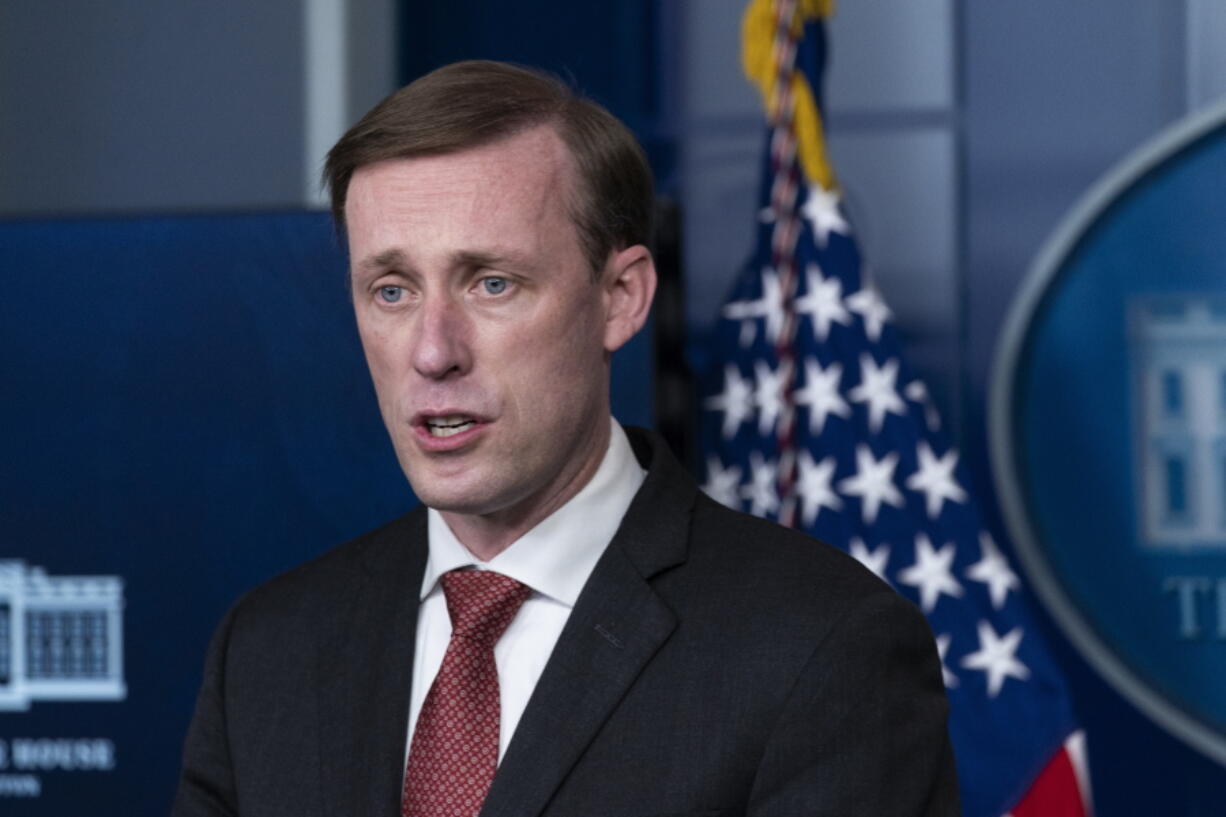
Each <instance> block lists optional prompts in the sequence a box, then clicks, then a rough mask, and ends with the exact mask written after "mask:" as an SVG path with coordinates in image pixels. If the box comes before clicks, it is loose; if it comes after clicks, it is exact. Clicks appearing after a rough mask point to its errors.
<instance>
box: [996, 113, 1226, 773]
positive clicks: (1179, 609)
mask: <svg viewBox="0 0 1226 817" xmlns="http://www.w3.org/2000/svg"><path fill="white" fill-rule="evenodd" d="M1222 213H1226V106H1221V107H1219V108H1217V109H1216V110H1214V111H1210V112H1208V113H1207V114H1204V115H1201V116H1199V117H1196V118H1194V119H1191V120H1189V121H1187V122H1185V123H1183V124H1181V125H1178V126H1176V128H1174V129H1173V130H1172V131H1171V132H1169V133H1167V134H1164V135H1162V136H1160V137H1159V138H1158V139H1157V140H1155V142H1154V143H1152V144H1151V145H1148V146H1146V147H1144V148H1143V149H1141V150H1140V151H1139V152H1138V153H1137V154H1136V155H1135V156H1134V157H1132V158H1131V159H1130V160H1128V161H1127V162H1125V164H1124V166H1123V167H1121V168H1120V169H1118V170H1117V171H1115V172H1114V173H1113V174H1112V175H1110V176H1109V177H1108V178H1107V179H1105V180H1104V181H1103V182H1101V183H1100V184H1099V185H1097V186H1096V187H1095V188H1094V189H1093V190H1092V191H1090V193H1089V194H1088V195H1087V198H1086V200H1085V201H1084V202H1083V203H1082V204H1081V205H1080V207H1079V208H1078V209H1077V210H1076V211H1075V212H1074V213H1073V214H1072V215H1071V216H1070V217H1069V218H1068V219H1067V220H1066V221H1065V223H1064V224H1063V225H1062V227H1061V228H1060V230H1058V231H1057V233H1056V235H1055V236H1054V237H1053V238H1052V240H1051V241H1050V242H1049V243H1048V244H1047V246H1046V247H1045V248H1044V250H1043V252H1042V253H1041V254H1040V256H1039V259H1038V260H1037V262H1036V264H1035V267H1034V269H1033V270H1032V272H1031V274H1030V276H1029V278H1028V279H1027V281H1026V283H1025V285H1024V287H1023V289H1022V291H1021V292H1020V293H1019V296H1018V298H1017V300H1016V302H1015V303H1014V307H1013V310H1012V312H1011V314H1010V316H1009V320H1008V322H1007V324H1006V326H1005V330H1004V334H1003V336H1002V341H1001V345H1000V352H999V354H998V357H997V362H996V368H995V371H994V378H995V379H994V381H993V385H992V399H991V418H990V422H991V441H992V459H993V469H994V476H995V479H996V484H997V488H998V492H999V494H1000V499H1001V507H1002V510H1003V511H1004V515H1005V519H1006V522H1007V523H1008V526H1009V529H1010V533H1011V534H1012V537H1013V539H1014V542H1015V543H1016V545H1017V549H1018V554H1019V556H1021V558H1022V562H1023V565H1024V566H1025V567H1026V569H1027V572H1028V573H1029V574H1030V577H1031V579H1032V580H1033V583H1034V586H1035V589H1036V590H1037V591H1038V593H1039V595H1040V596H1041V598H1042V600H1043V601H1044V603H1045V604H1046V605H1047V607H1048V608H1049V609H1050V610H1051V612H1052V613H1053V615H1054V616H1055V618H1056V620H1057V621H1058V622H1059V623H1060V624H1061V625H1062V627H1063V628H1064V630H1065V632H1066V633H1067V634H1068V636H1069V638H1070V640H1072V641H1073V643H1074V644H1076V645H1077V647H1078V648H1079V649H1080V650H1081V651H1082V653H1083V654H1084V655H1085V656H1086V658H1087V659H1089V661H1090V662H1091V664H1093V665H1094V666H1095V667H1096V668H1097V669H1098V671H1099V672H1100V673H1101V674H1102V675H1103V676H1104V678H1106V679H1107V680H1108V681H1109V682H1110V683H1112V684H1113V685H1114V686H1115V687H1116V688H1117V689H1118V690H1119V691H1120V692H1121V693H1122V694H1123V695H1124V696H1125V697H1127V698H1129V699H1130V700H1131V701H1132V702H1133V703H1134V704H1136V705H1137V706H1138V707H1139V708H1140V709H1141V710H1142V711H1144V712H1146V713H1147V714H1148V715H1150V716H1151V717H1152V718H1153V719H1154V720H1155V721H1156V722H1158V723H1159V724H1161V725H1162V726H1164V727H1165V728H1167V729H1168V730H1169V731H1171V732H1172V733H1173V734H1175V735H1176V736H1178V737H1180V738H1182V739H1183V740H1185V741H1187V742H1188V743H1189V744H1191V745H1193V746H1195V747H1196V748H1198V749H1200V750H1201V751H1203V752H1205V753H1206V754H1208V755H1210V756H1211V757H1214V758H1216V759H1217V760H1219V761H1220V762H1222V763H1223V764H1226V684H1223V683H1222V682H1221V679H1222V678H1223V677H1226V231H1224V230H1222V227H1221V218H1222Z"/></svg>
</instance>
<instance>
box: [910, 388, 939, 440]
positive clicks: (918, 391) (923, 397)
mask: <svg viewBox="0 0 1226 817" xmlns="http://www.w3.org/2000/svg"><path fill="white" fill-rule="evenodd" d="M903 393H904V394H906V395H907V399H908V400H914V401H915V402H916V403H919V404H920V405H921V406H923V407H924V425H926V426H928V430H929V431H936V430H938V429H939V428H940V427H941V414H940V412H938V411H937V410H936V406H934V405H932V401H930V400H929V399H928V389H926V388H925V387H924V384H923V381H920V380H912V381H911V382H910V383H908V384H907V387H906V389H904V390H903Z"/></svg>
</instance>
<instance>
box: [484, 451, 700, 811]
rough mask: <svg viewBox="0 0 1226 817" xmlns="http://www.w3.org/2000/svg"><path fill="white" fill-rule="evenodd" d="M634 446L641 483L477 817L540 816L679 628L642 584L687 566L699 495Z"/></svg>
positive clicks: (665, 458) (662, 456) (668, 466)
mask: <svg viewBox="0 0 1226 817" xmlns="http://www.w3.org/2000/svg"><path fill="white" fill-rule="evenodd" d="M628 431H631V430H629V429H628ZM631 442H632V443H633V444H634V446H635V449H636V453H637V454H638V455H639V458H640V461H643V462H645V464H647V465H648V466H649V470H648V475H647V479H646V480H645V481H644V483H643V486H642V487H641V488H640V489H639V492H638V494H637V495H636V496H635V499H634V502H633V503H632V504H631V506H630V509H629V510H628V511H627V513H626V517H625V519H623V521H622V524H621V526H620V528H619V529H618V532H617V535H616V536H614V538H613V541H612V542H610V544H609V547H608V548H607V549H606V550H605V553H604V555H603V556H602V557H601V559H600V562H599V563H598V564H597V565H596V568H595V569H594V570H593V571H592V575H591V577H590V578H589V579H588V582H587V584H586V585H585V586H584V588H583V592H582V593H581V594H580V595H579V599H578V601H577V602H576V604H575V609H574V610H573V611H572V612H571V615H570V618H569V619H568V621H567V623H566V628H565V629H564V630H563V632H562V635H561V637H560V638H559V639H558V643H557V646H556V647H555V648H554V651H553V653H552V655H551V656H550V658H549V663H548V664H547V665H546V666H545V671H544V672H543V673H542V675H541V679H540V681H539V682H538V683H537V686H536V689H535V690H534V691H533V694H532V697H531V699H530V700H529V701H528V706H527V708H526V709H525V710H524V714H523V717H522V718H521V719H520V721H519V725H518V726H517V727H516V730H515V735H514V737H513V738H512V740H511V744H510V746H509V747H508V748H507V752H506V755H505V756H504V757H503V760H502V763H501V765H500V766H499V768H498V773H497V774H496V775H495V777H494V782H493V785H492V786H491V787H490V792H489V796H488V797H487V798H486V801H485V806H484V808H483V809H482V811H481V817H512V815H513V816H514V817H534V815H537V814H540V813H541V811H543V810H544V808H545V806H546V805H547V804H548V802H549V800H550V798H551V797H552V796H553V794H554V792H555V791H556V790H557V788H558V786H559V785H560V784H561V783H562V781H563V779H565V777H566V775H567V774H568V773H569V772H570V770H571V768H572V767H573V766H574V765H575V763H576V762H577V761H578V759H579V758H580V756H581V755H582V754H583V752H584V750H585V749H586V748H587V746H588V744H589V743H590V742H591V741H592V739H593V737H595V735H596V733H597V731H599V729H600V727H601V726H602V725H603V724H604V722H605V721H606V720H608V718H609V716H610V715H611V714H612V712H613V710H614V709H615V708H616V706H617V704H618V702H620V701H621V699H622V698H623V697H624V696H625V694H626V691H627V690H628V689H629V688H630V686H631V685H632V684H633V683H634V680H635V679H636V678H637V677H638V676H639V674H640V673H641V672H642V670H643V667H644V666H646V665H647V663H648V662H649V661H650V660H651V657H652V656H653V655H655V653H656V651H657V650H659V648H660V646H661V645H662V644H663V643H664V642H665V641H666V640H667V639H668V636H669V635H670V634H671V633H672V631H673V629H674V628H675V627H676V623H677V622H676V618H675V616H674V615H673V613H672V611H671V610H670V609H669V608H668V606H667V605H665V604H664V602H663V601H661V600H660V598H659V597H658V596H657V595H656V593H655V591H654V590H653V589H652V588H651V585H650V583H649V581H648V580H649V579H651V578H652V577H653V576H655V575H656V574H658V573H660V572H661V571H663V570H666V569H668V568H670V567H673V566H675V565H677V564H679V563H681V562H683V561H684V560H685V553H686V548H687V541H686V540H687V535H688V531H689V511H690V507H691V506H692V504H693V500H694V496H695V494H696V489H695V486H694V483H693V481H692V480H691V479H690V478H689V477H688V475H686V474H685V472H684V471H683V469H682V468H681V466H680V465H679V464H678V463H677V461H676V460H675V459H673V457H672V455H671V454H670V453H669V452H668V451H667V449H666V448H665V447H664V444H663V442H661V441H660V440H659V439H658V438H655V437H648V436H646V435H643V434H642V433H641V432H636V433H631Z"/></svg>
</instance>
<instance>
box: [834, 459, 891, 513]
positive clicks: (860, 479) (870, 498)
mask: <svg viewBox="0 0 1226 817" xmlns="http://www.w3.org/2000/svg"><path fill="white" fill-rule="evenodd" d="M897 466H898V453H897V452H895V451H891V452H890V453H889V454H886V455H885V456H884V457H882V458H881V459H880V460H878V459H875V458H874V457H873V452H872V450H871V449H870V448H869V447H868V446H867V445H865V444H864V443H860V444H859V445H857V446H856V473H855V474H854V475H852V476H850V477H848V478H847V479H844V480H843V481H841V482H840V483H839V484H838V490H839V493H841V494H844V495H847V496H858V497H860V512H861V515H862V516H863V518H864V524H866V525H871V524H873V523H874V522H876V521H877V512H878V511H879V510H880V509H881V503H882V502H884V503H886V504H887V505H893V506H894V507H895V508H901V507H902V506H903V498H902V494H901V493H899V491H898V488H896V487H895V486H894V469H895V468H896V467H897Z"/></svg>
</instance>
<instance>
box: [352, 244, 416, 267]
mask: <svg viewBox="0 0 1226 817" xmlns="http://www.w3.org/2000/svg"><path fill="white" fill-rule="evenodd" d="M404 263H405V255H404V253H402V252H401V251H400V250H397V249H390V250H384V251H383V252H381V253H379V254H377V255H372V256H368V257H367V258H363V259H362V260H361V261H359V262H358V264H357V267H358V269H360V270H364V271H365V270H381V269H387V268H388V267H396V266H403V265H404Z"/></svg>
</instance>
